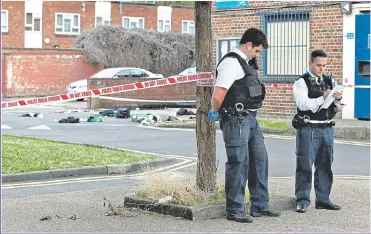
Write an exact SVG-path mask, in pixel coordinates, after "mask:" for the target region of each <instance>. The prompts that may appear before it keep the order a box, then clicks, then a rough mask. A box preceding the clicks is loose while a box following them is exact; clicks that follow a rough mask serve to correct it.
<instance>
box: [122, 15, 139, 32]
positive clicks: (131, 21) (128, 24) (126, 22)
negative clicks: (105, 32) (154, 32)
mask: <svg viewBox="0 0 371 234" xmlns="http://www.w3.org/2000/svg"><path fill="white" fill-rule="evenodd" d="M122 26H123V27H124V28H128V29H132V28H144V18H141V17H126V16H124V17H122Z"/></svg>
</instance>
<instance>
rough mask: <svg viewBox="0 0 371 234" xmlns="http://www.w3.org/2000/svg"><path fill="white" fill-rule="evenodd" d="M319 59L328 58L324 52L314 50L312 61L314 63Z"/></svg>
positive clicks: (311, 55)
mask: <svg viewBox="0 0 371 234" xmlns="http://www.w3.org/2000/svg"><path fill="white" fill-rule="evenodd" d="M317 57H322V58H327V54H326V53H325V51H323V50H314V51H312V53H311V54H310V61H312V62H314V60H315V59H316V58H317Z"/></svg>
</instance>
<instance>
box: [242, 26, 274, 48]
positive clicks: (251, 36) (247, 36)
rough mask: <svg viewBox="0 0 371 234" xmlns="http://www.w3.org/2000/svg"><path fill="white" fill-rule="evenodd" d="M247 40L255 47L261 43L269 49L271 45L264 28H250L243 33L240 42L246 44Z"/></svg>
mask: <svg viewBox="0 0 371 234" xmlns="http://www.w3.org/2000/svg"><path fill="white" fill-rule="evenodd" d="M247 42H251V43H252V45H253V47H256V46H260V45H262V46H263V48H264V49H268V47H269V45H268V41H267V37H266V36H265V34H264V33H263V31H262V30H260V29H257V28H249V29H247V30H246V31H245V33H244V34H243V35H242V37H241V40H240V44H246V43H247Z"/></svg>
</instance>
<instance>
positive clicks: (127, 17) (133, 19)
mask: <svg viewBox="0 0 371 234" xmlns="http://www.w3.org/2000/svg"><path fill="white" fill-rule="evenodd" d="M125 19H129V28H126V29H133V28H131V27H130V25H131V22H132V21H136V23H138V27H136V28H140V29H145V28H146V27H145V23H146V22H145V21H146V20H145V18H144V17H134V16H122V27H123V28H125V23H124V22H125ZM139 20H143V28H141V27H139V25H140V24H139Z"/></svg>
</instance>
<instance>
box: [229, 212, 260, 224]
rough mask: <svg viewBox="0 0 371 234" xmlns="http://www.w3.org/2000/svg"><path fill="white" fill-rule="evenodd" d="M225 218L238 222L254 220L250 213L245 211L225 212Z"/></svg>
mask: <svg viewBox="0 0 371 234" xmlns="http://www.w3.org/2000/svg"><path fill="white" fill-rule="evenodd" d="M227 219H228V220H233V221H236V222H240V223H252V222H253V221H254V220H253V218H252V217H251V216H250V215H248V214H245V213H237V214H227Z"/></svg>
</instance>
